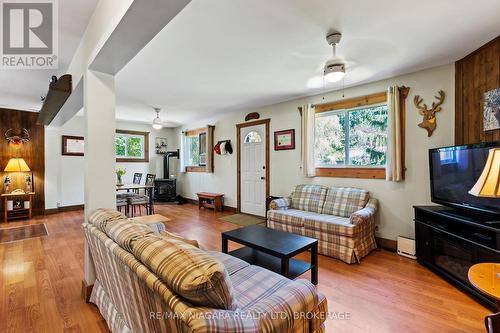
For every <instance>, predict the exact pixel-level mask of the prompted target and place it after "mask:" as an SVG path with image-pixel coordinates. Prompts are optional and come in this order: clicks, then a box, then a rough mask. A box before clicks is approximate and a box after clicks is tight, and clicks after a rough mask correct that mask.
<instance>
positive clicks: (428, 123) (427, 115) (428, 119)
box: [413, 90, 445, 136]
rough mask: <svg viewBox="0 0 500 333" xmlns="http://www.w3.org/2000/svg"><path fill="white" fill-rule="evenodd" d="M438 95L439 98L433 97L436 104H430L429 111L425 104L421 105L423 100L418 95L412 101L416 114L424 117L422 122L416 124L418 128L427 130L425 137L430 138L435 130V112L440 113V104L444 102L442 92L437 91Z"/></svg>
mask: <svg viewBox="0 0 500 333" xmlns="http://www.w3.org/2000/svg"><path fill="white" fill-rule="evenodd" d="M438 94H439V96H434V98H435V99H437V102H432V106H431V108H430V109H429V108H428V107H427V104H425V103H424V104H422V102H423V101H424V99H423V98H422V97H420V96H419V95H416V96H415V98H414V99H413V102H414V103H415V106H416V107H417V109H418V112H419V113H420V114H421V115H422V116H423V117H424V119H423V120H422V122H421V123H420V124H418V127H421V128H425V129H426V130H427V136H431V135H432V132H434V130H435V129H436V112H439V111H441V104H443V102H444V98H445V94H444V91H442V90H439V91H438Z"/></svg>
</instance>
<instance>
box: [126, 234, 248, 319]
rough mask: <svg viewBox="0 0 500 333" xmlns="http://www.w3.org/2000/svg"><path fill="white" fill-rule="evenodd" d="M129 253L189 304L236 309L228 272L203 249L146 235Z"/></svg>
mask: <svg viewBox="0 0 500 333" xmlns="http://www.w3.org/2000/svg"><path fill="white" fill-rule="evenodd" d="M132 253H133V254H134V256H135V257H136V258H137V259H138V260H140V261H141V262H142V263H143V264H144V265H145V266H147V267H148V268H149V269H151V270H152V271H153V272H154V273H155V274H156V275H157V276H158V277H159V278H160V279H161V280H162V281H163V282H164V283H165V284H166V285H167V286H169V287H170V288H171V289H172V290H173V291H174V292H175V293H177V294H178V295H179V296H181V297H183V298H185V299H186V300H188V301H189V302H191V303H192V304H193V305H198V306H205V307H210V308H216V309H226V310H236V309H237V307H238V306H237V304H236V302H235V298H234V290H233V287H232V284H231V280H230V279H229V273H228V272H227V270H226V269H225V268H224V265H223V264H222V263H221V262H220V261H219V260H217V259H215V258H214V257H213V256H211V255H210V254H208V253H207V252H205V251H203V250H201V249H198V248H196V247H194V246H192V245H190V244H187V243H185V242H183V241H180V240H177V239H173V238H169V237H163V236H160V235H149V236H147V237H144V238H141V239H139V240H137V241H136V242H135V243H134V245H133V248H132Z"/></svg>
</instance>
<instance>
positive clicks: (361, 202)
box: [322, 187, 370, 217]
mask: <svg viewBox="0 0 500 333" xmlns="http://www.w3.org/2000/svg"><path fill="white" fill-rule="evenodd" d="M369 198H370V193H369V192H368V191H366V190H363V189H359V188H352V187H332V188H330V189H329V190H328V194H327V195H326V199H325V204H324V205H323V211H322V213H323V214H328V215H336V216H343V217H350V216H351V214H352V213H354V212H355V211H358V210H360V209H362V208H363V207H365V205H366V203H367V202H368V199H369Z"/></svg>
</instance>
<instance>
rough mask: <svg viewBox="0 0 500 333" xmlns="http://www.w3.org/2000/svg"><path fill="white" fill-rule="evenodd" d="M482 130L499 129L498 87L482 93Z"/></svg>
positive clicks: (499, 89)
mask: <svg viewBox="0 0 500 333" xmlns="http://www.w3.org/2000/svg"><path fill="white" fill-rule="evenodd" d="M483 125H484V126H483V128H484V131H485V132H486V131H493V130H497V129H500V88H497V89H493V90H490V91H487V92H485V93H484V115H483Z"/></svg>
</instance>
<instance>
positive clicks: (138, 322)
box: [83, 209, 327, 333]
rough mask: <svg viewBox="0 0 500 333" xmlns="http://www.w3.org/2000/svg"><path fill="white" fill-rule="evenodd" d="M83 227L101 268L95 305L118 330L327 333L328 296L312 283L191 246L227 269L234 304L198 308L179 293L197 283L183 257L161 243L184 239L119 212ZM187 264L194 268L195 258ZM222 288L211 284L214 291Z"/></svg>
mask: <svg viewBox="0 0 500 333" xmlns="http://www.w3.org/2000/svg"><path fill="white" fill-rule="evenodd" d="M83 227H84V231H85V236H86V239H87V242H88V244H89V247H90V251H91V254H92V259H93V261H94V266H95V269H96V281H95V283H94V287H93V290H92V294H91V298H90V301H91V302H92V303H94V304H95V305H97V307H98V308H99V310H100V312H101V314H102V316H103V317H104V319H105V320H106V322H107V324H108V326H109V328H110V330H111V331H112V332H114V333H117V332H123V333H125V332H168V333H175V332H186V333H190V332H193V333H195V332H200V333H203V332H206V333H209V332H220V333H230V332H231V333H233V332H251V333H257V332H259V333H260V332H262V333H266V332H267V333H271V332H276V333H281V332H283V333H285V332H294V333H299V332H300V333H306V332H307V333H314V332H318V333H321V332H324V331H325V329H324V321H325V319H326V314H327V303H326V299H325V297H324V296H323V295H322V294H320V293H318V292H317V291H316V288H315V287H314V286H313V285H312V284H311V283H310V282H309V281H306V280H300V279H299V280H295V281H291V280H289V279H287V278H284V277H282V276H281V275H278V274H275V273H273V272H270V271H268V270H266V269H263V268H261V267H257V266H253V265H249V264H248V263H246V262H244V261H242V260H240V259H237V258H234V257H231V256H230V255H227V254H223V253H220V252H213V251H204V250H201V249H198V248H196V249H195V246H193V245H190V244H188V243H187V242H185V243H184V244H183V245H182V246H181V247H182V249H181V250H182V251H181V252H184V251H191V250H194V249H195V250H196V251H197V252H196V251H195V252H194V253H197V255H198V256H202V257H203V259H202V262H201V263H200V261H198V264H200V265H205V266H206V264H207V262H211V263H215V266H217V267H219V269H220V268H221V267H222V270H223V272H224V274H223V279H227V281H225V282H227V285H228V286H230V287H229V289H228V290H226V292H228V293H230V295H226V296H228V298H230V299H231V300H232V301H231V302H228V303H231V304H228V308H229V307H230V308H231V309H227V308H224V306H223V305H222V306H220V307H219V308H214V307H207V306H203V305H200V304H198V305H194V304H193V303H191V302H190V301H188V300H187V299H186V298H184V297H183V296H181V295H179V294H177V293H176V292H175V291H174V290H177V289H176V288H175V286H176V285H177V284H179V283H181V282H182V281H185V280H186V279H189V278H190V275H192V274H191V272H192V269H191V268H186V269H179V267H177V265H178V263H179V261H178V260H176V255H174V253H177V252H175V251H170V248H165V246H164V245H161V244H162V242H163V244H171V245H170V246H175V244H177V246H180V245H179V244H180V243H179V242H181V241H180V240H179V239H178V238H175V237H173V239H172V237H170V236H169V235H168V234H167V233H160V234H158V233H156V232H153V231H152V230H151V229H149V228H148V227H147V226H145V225H141V224H138V223H137V222H133V221H130V220H128V219H127V218H126V217H125V216H123V215H122V214H121V213H119V212H116V211H112V210H102V209H101V210H97V211H96V212H94V213H93V214H92V215H91V216H90V218H89V221H88V222H87V223H85V224H84V225H83ZM164 237H166V238H164ZM165 242H166V243H165ZM157 244H158V245H157ZM190 247H191V248H190ZM201 252H203V253H201ZM196 261H197V258H192V262H196ZM182 264H183V265H188V266H189V265H191V261H187V262H184V263H182ZM205 266H203V267H205ZM213 266H214V265H211V266H210V265H209V267H207V270H208V269H213ZM198 268H199V266H198ZM193 269H196V268H193ZM153 272H154V273H153ZM191 277H192V276H191ZM197 278H198V277H195V279H197ZM179 281H181V282H179ZM172 283H173V284H174V285H172ZM216 287H217V286H215V285H211V287H210V289H212V290H211V292H212V294H213V292H214V290H213V289H215V288H216ZM198 293H199V294H200V295H198V296H200V297H197V295H196V294H195V295H191V297H190V299H191V300H193V301H197V302H201V301H202V300H203V299H204V298H203V296H204V295H205V293H206V294H207V295H208V294H209V293H208V291H207V290H206V289H203V290H202V289H201V288H200V289H199V290H198ZM193 296H194V297H195V299H193V298H192V297H193Z"/></svg>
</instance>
